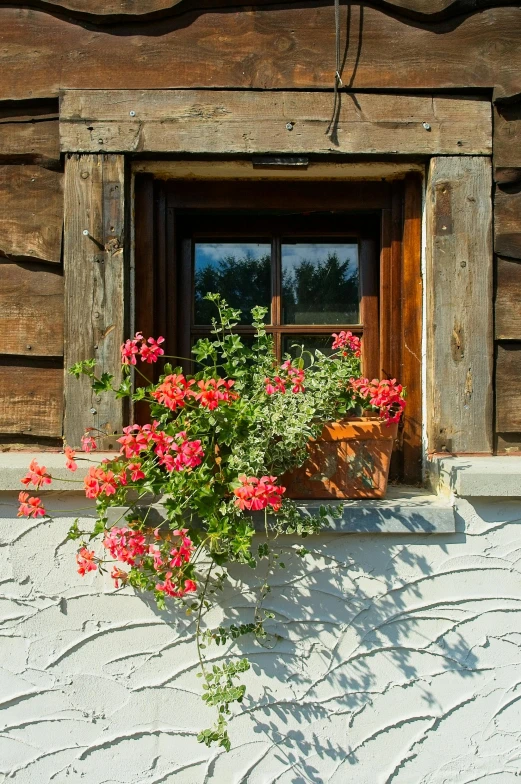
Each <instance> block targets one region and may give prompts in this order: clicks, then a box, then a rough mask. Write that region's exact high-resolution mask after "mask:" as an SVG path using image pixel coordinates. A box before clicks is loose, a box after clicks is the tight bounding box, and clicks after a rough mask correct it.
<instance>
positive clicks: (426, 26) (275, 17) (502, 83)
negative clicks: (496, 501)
mask: <svg viewBox="0 0 521 784" xmlns="http://www.w3.org/2000/svg"><path fill="white" fill-rule="evenodd" d="M340 11H341V14H340V16H341V32H342V35H341V39H342V40H341V43H342V56H343V70H342V79H343V83H344V86H345V88H346V89H347V90H348V91H350V90H351V91H359V92H363V91H364V90H365V91H367V90H368V91H375V90H376V91H378V90H380V91H385V93H386V96H387V97H386V99H385V100H389V98H388V96H389V94H390V93H392V92H393V91H395V92H401V93H402V94H403V93H412V94H417V93H418V91H419V92H420V93H422V94H423V95H425V94H428V93H429V91H431V92H435V93H436V94H438V95H440V94H443V93H449V94H457V93H458V91H464V92H465V93H466V94H468V93H469V92H471V91H473V92H475V93H477V94H479V95H481V96H483V97H488V98H492V100H493V110H494V140H493V142H494V144H493V176H494V186H493V187H494V204H495V217H494V226H495V235H494V248H495V252H496V254H497V256H496V267H495V303H496V317H495V330H496V333H495V338H496V344H495V354H496V368H495V377H496V399H495V410H496V415H495V416H496V442H497V446H498V449H499V450H500V451H512V450H513V449H514V448H516V449H517V448H519V447H521V425H520V424H519V421H518V417H517V415H516V414H515V410H516V407H517V408H519V406H518V400H517V398H516V390H517V388H520V385H519V381H521V370H520V366H521V305H520V301H521V299H520V297H519V290H520V287H521V282H520V279H521V273H520V268H521V152H520V151H521V144H520V141H521V82H520V78H519V74H520V72H521V47H520V46H519V41H520V40H521V8H520V7H519V4H518V3H515V2H511V1H510V0H373V2H372V3H371V4H370V5H367V6H366V5H361V4H357V5H346V4H345V3H343V4H341V9H340ZM334 53H335V26H334V8H333V2H332V1H331V3H329V2H328V3H323V4H317V3H315V2H307V1H304V2H303V1H302V0H300V1H299V2H297V3H291V4H289V3H288V4H287V5H285V4H280V5H278V6H277V7H276V8H275V7H273V6H270V4H269V3H268V2H267V0H257V2H256V3H255V4H253V5H252V4H251V3H246V2H245V0H228V4H227V7H226V8H225V9H224V8H223V7H222V4H221V3H219V2H218V1H217V0H139V1H138V0H29V2H25V3H23V4H22V3H21V2H14V3H9V4H8V3H4V2H0V69H1V73H2V79H1V81H0V264H1V277H0V306H1V314H0V321H1V322H2V326H3V327H4V329H3V330H1V331H0V364H1V368H2V373H1V374H0V377H1V378H2V379H4V380H3V381H0V411H1V412H4V411H7V408H8V406H7V403H8V402H9V400H10V398H11V395H12V388H11V386H10V383H11V382H9V383H7V382H6V380H5V379H6V378H14V377H15V375H16V374H18V375H17V378H20V375H19V374H20V373H21V372H22V371H21V370H20V368H22V369H25V370H24V374H23V377H24V378H25V379H27V384H26V387H27V389H28V390H29V392H28V395H27V398H26V399H25V402H23V401H22V402H18V403H17V411H22V412H23V415H20V416H19V415H18V414H17V415H16V416H15V415H13V416H12V417H8V416H7V415H4V414H2V415H1V416H0V439H3V440H4V441H5V442H6V443H20V444H22V445H23V444H27V443H28V441H29V440H30V439H31V438H32V439H33V440H35V441H38V440H39V441H40V442H41V440H42V439H44V440H45V439H51V441H48V443H49V444H51V445H52V444H53V443H55V444H57V443H59V441H58V440H57V439H59V438H60V437H61V433H62V424H61V423H62V404H61V402H60V401H61V387H60V384H61V383H62V381H61V379H62V374H61V364H60V363H61V362H62V356H63V299H62V293H61V292H62V282H61V278H60V276H61V270H62V226H63V195H62V180H63V162H62V160H61V158H60V151H59V149H60V148H59V134H58V113H59V105H58V99H59V96H60V93H61V92H62V91H63V90H66V89H80V88H81V89H87V88H92V89H107V90H109V89H110V90H128V89H146V90H151V89H159V88H183V89H184V88H186V89H188V88H190V89H192V90H193V89H198V90H200V89H202V88H205V89H207V90H215V89H216V88H225V89H227V90H229V89H230V88H235V89H241V90H250V89H251V90H255V91H263V90H274V89H276V90H280V89H285V90H290V91H291V90H307V91H309V90H321V91H329V95H331V92H330V91H331V87H332V77H333V73H334V68H335V62H334ZM415 91H416V93H415ZM257 94H258V93H257ZM342 100H343V101H345V102H347V101H352V100H353V99H352V97H350V96H348V95H345V96H343V97H342ZM344 110H345V106H344ZM433 112H434V114H435V107H431V116H430V121H431V122H432V120H433V117H432V113H433ZM346 116H348V115H346ZM434 120H435V121H436V122H437V123H441V131H443V119H442V118H441V117H434ZM251 122H253V123H254V122H255V118H254V117H253V118H252V120H251ZM348 126H349V123H347V126H346V128H347V131H346V134H347V135H346V137H345V138H348V133H349V129H348ZM433 127H434V126H433ZM436 128H437V126H436ZM441 131H440V133H441ZM245 132H247V129H246V130H245ZM436 132H437V133H438V130H436ZM389 133H390V134H391V133H392V131H391V130H390V131H389ZM295 136H296V134H295ZM97 138H98V137H97ZM97 138H96V139H94V140H93V142H92V143H93V145H94V147H93V148H92V149H93V151H94V149H96V151H99V152H103V151H104V150H103V143H104V140H103V139H102V142H101V143H99V142H98V141H97ZM99 138H102V137H101V136H99ZM461 147H462V148H463V147H464V139H462V145H461ZM333 149H334V143H333ZM344 151H345V152H349V148H348V147H347V148H345V149H344ZM419 151H420V152H421V150H419ZM391 152H392V150H391ZM451 152H452V151H451ZM455 152H456V154H457V152H458V150H455ZM461 152H465V150H464V149H462V150H461ZM29 347H30V348H29ZM42 363H43V364H42ZM45 363H47V364H45ZM49 363H50V364H49ZM6 368H7V370H6ZM9 368H12V369H13V372H12V374H11V375H10V373H9V370H8V369H9ZM44 370H45V374H44V375H45V378H46V379H49V378H50V376H53V381H52V383H51V382H50V381H48V380H46V381H45V384H46V385H47V386H46V387H45V388H46V389H48V390H51V391H50V392H49V394H51V392H52V395H53V396H54V398H53V400H54V402H53V406H48V407H47V409H46V410H43V409H42V408H41V406H39V404H38V405H37V404H36V402H32V401H35V395H36V391H35V390H36V389H37V388H41V384H40V382H39V381H38V379H40V378H43V375H42V373H43V371H44ZM51 371H52V373H51ZM516 374H517V375H516ZM31 389H32V390H33V391H32V392H31V393H30V390H31ZM519 404H521V395H520V397H519ZM44 408H45V407H44ZM17 423H18V424H17ZM28 428H30V429H28ZM28 434H32V435H30V436H29V435H28ZM52 439H56V440H55V441H52ZM42 443H43V442H42ZM45 443H47V441H46V442H45Z"/></svg>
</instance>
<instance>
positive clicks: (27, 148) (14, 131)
mask: <svg viewBox="0 0 521 784" xmlns="http://www.w3.org/2000/svg"><path fill="white" fill-rule="evenodd" d="M0 163H37V164H40V165H41V166H47V167H48V168H53V169H58V168H59V167H60V135H59V125H58V121H57V120H49V121H46V122H38V123H31V122H29V123H28V122H23V123H18V122H1V121H0Z"/></svg>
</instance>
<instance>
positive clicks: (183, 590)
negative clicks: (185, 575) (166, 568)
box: [156, 572, 197, 599]
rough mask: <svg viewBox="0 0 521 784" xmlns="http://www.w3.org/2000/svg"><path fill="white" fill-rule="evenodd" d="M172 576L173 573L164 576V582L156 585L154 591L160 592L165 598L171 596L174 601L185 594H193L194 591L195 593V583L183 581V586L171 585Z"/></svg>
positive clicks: (178, 584)
mask: <svg viewBox="0 0 521 784" xmlns="http://www.w3.org/2000/svg"><path fill="white" fill-rule="evenodd" d="M172 574H173V572H167V573H166V574H165V579H164V581H163V582H161V583H157V584H156V591H161V592H163V593H165V594H166V595H167V596H173V597H175V598H176V599H180V598H181V597H182V596H184V595H185V594H187V593H194V591H197V583H195V582H194V581H193V580H190V579H188V580H185V581H184V585H181V584H180V583H179V582H177V583H173V582H172Z"/></svg>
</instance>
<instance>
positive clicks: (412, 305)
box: [398, 175, 423, 482]
mask: <svg viewBox="0 0 521 784" xmlns="http://www.w3.org/2000/svg"><path fill="white" fill-rule="evenodd" d="M403 218H404V223H403V245H402V254H403V256H402V281H401V295H402V324H401V327H402V345H401V360H402V367H401V374H400V377H399V379H398V380H399V381H400V382H401V383H402V384H403V385H404V387H406V389H407V407H406V409H405V414H404V417H403V431H402V439H403V444H402V450H403V478H404V480H405V482H418V481H420V480H421V475H422V367H421V366H422V356H421V353H422V301H423V281H422V274H421V253H422V251H421V248H422V242H421V235H422V183H421V179H420V178H419V177H418V176H417V175H411V176H409V177H407V179H406V181H405V193H404V203H403Z"/></svg>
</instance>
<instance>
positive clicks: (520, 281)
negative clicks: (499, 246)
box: [495, 256, 521, 340]
mask: <svg viewBox="0 0 521 784" xmlns="http://www.w3.org/2000/svg"><path fill="white" fill-rule="evenodd" d="M495 317H496V319H495V320H496V339H497V340H521V261H517V260H514V259H504V258H502V257H501V256H498V257H497V258H496V303H495Z"/></svg>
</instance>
